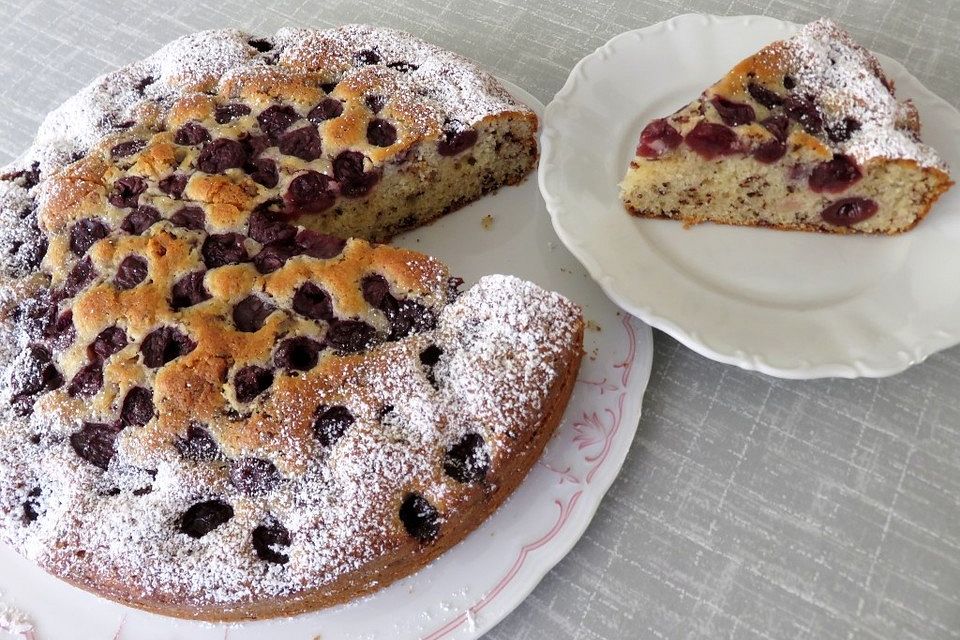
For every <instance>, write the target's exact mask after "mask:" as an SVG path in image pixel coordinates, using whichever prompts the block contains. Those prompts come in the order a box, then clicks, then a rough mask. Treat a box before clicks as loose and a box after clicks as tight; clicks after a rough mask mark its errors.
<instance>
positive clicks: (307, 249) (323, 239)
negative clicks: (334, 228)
mask: <svg viewBox="0 0 960 640" xmlns="http://www.w3.org/2000/svg"><path fill="white" fill-rule="evenodd" d="M296 245H297V249H298V250H299V252H300V253H303V254H304V255H308V256H310V257H311V258H319V259H321V260H329V259H330V258H335V257H337V256H338V255H340V252H341V251H343V248H344V247H345V246H347V241H346V240H345V239H343V238H338V237H337V236H331V235H329V234H326V233H320V232H319V231H314V230H313V229H301V230H300V232H299V233H298V234H297V238H296Z"/></svg>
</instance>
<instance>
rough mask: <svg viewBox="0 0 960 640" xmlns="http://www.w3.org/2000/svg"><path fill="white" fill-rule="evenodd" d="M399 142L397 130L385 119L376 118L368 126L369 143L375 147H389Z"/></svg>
mask: <svg viewBox="0 0 960 640" xmlns="http://www.w3.org/2000/svg"><path fill="white" fill-rule="evenodd" d="M396 141H397V128H396V127H394V126H393V125H392V124H390V123H389V122H387V121H386V120H384V119H383V118H374V119H373V120H371V121H370V124H368V125H367V142H369V143H370V144H372V145H373V146H375V147H389V146H390V145H392V144H393V143H394V142H396Z"/></svg>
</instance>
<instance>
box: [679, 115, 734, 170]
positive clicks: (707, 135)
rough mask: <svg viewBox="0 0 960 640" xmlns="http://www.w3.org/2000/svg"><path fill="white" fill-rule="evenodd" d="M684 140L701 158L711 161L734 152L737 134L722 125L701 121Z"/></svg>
mask: <svg viewBox="0 0 960 640" xmlns="http://www.w3.org/2000/svg"><path fill="white" fill-rule="evenodd" d="M685 140H686V143H687V144H688V145H689V146H690V148H691V149H693V150H694V151H695V152H697V154H699V155H700V156H701V157H703V158H705V159H707V160H712V159H714V158H716V157H718V156H723V155H729V154H731V153H733V152H734V151H735V149H736V142H737V134H735V133H734V132H733V129H731V128H729V127H726V126H724V125H722V124H716V123H714V122H703V121H701V122H698V123H697V126H695V127H694V128H693V129H692V130H691V131H690V132H689V133H687V137H686V138H685Z"/></svg>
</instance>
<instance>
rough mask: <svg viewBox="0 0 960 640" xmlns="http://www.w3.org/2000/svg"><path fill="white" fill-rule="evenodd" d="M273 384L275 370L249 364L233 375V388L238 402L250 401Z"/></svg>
mask: <svg viewBox="0 0 960 640" xmlns="http://www.w3.org/2000/svg"><path fill="white" fill-rule="evenodd" d="M272 384H273V371H271V370H270V369H264V368H263V367H258V366H256V365H248V366H246V367H243V368H242V369H240V370H239V371H237V372H236V373H235V374H234V375H233V388H234V390H235V391H236V394H237V401H238V402H250V401H251V400H253V399H254V398H256V397H257V396H258V395H260V394H261V393H263V392H264V391H266V390H267V389H269V388H270V385H272Z"/></svg>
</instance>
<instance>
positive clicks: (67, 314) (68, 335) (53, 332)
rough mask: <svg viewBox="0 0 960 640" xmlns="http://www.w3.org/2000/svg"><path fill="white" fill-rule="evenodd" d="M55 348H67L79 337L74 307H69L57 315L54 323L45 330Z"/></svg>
mask: <svg viewBox="0 0 960 640" xmlns="http://www.w3.org/2000/svg"><path fill="white" fill-rule="evenodd" d="M44 335H45V337H46V338H47V339H48V340H50V346H51V347H53V348H54V349H66V348H67V347H68V346H70V344H71V343H72V342H73V340H74V338H76V337H77V328H76V327H75V326H74V324H73V309H67V310H66V311H64V312H63V313H61V314H60V315H58V316H57V318H56V319H55V320H54V321H53V324H52V325H50V326H49V327H47V329H46V330H45V331H44Z"/></svg>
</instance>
